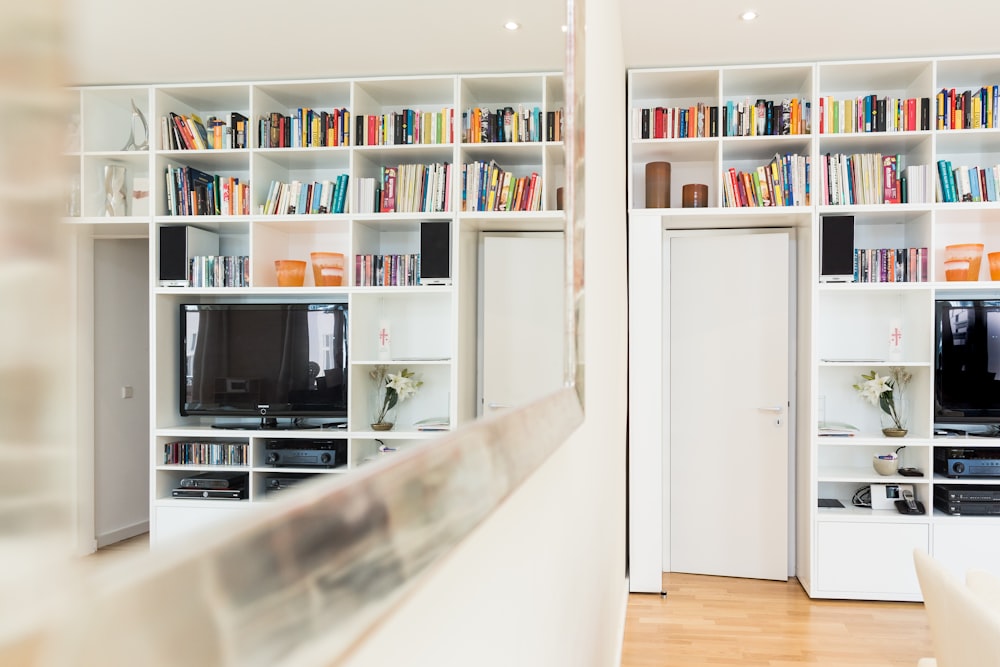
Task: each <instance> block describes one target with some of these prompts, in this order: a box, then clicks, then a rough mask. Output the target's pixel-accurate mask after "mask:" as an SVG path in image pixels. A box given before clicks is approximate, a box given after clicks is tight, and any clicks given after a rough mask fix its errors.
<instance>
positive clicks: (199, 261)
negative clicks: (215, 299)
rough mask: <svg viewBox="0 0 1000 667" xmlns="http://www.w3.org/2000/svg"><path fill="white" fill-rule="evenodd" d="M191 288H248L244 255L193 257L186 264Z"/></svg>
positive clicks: (248, 274)
mask: <svg viewBox="0 0 1000 667" xmlns="http://www.w3.org/2000/svg"><path fill="white" fill-rule="evenodd" d="M188 283H189V284H190V286H191V287H250V258H249V257H247V256H246V255H195V256H194V257H192V258H191V260H190V262H189V264H188Z"/></svg>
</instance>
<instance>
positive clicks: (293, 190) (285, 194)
mask: <svg viewBox="0 0 1000 667" xmlns="http://www.w3.org/2000/svg"><path fill="white" fill-rule="evenodd" d="M348 178H349V177H348V175H347V174H339V175H338V176H337V178H336V179H334V180H323V181H313V182H312V183H304V182H302V181H297V180H296V181H292V182H290V183H284V182H282V181H271V187H270V188H268V191H267V199H266V200H265V202H264V206H263V208H261V210H260V212H261V213H262V214H264V215H277V214H280V215H296V214H317V213H318V214H323V213H345V212H346V211H345V210H344V209H345V206H346V205H347V184H348Z"/></svg>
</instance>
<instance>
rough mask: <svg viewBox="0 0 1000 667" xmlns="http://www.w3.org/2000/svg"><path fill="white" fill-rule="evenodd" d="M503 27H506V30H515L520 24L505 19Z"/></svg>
mask: <svg viewBox="0 0 1000 667" xmlns="http://www.w3.org/2000/svg"><path fill="white" fill-rule="evenodd" d="M503 27H505V28H507V30H517V29H518V28H520V27H521V24H520V23H518V22H517V21H507V22H506V23H504V24H503Z"/></svg>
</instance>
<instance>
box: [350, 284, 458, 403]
mask: <svg viewBox="0 0 1000 667" xmlns="http://www.w3.org/2000/svg"><path fill="white" fill-rule="evenodd" d="M382 289H383V288H371V290H370V291H366V292H364V293H355V294H353V295H352V297H351V338H350V340H351V356H352V358H353V359H365V360H376V359H378V356H379V355H378V349H379V341H378V332H379V329H380V328H381V327H382V325H383V324H385V325H387V326H388V327H389V332H390V336H391V340H390V344H389V349H390V353H391V355H392V356H393V357H395V358H396V359H397V361H378V362H376V363H386V364H392V365H394V366H395V365H399V364H403V365H406V364H408V363H411V362H409V361H402V359H403V358H404V357H405V358H408V359H410V358H412V359H417V360H419V359H427V360H438V359H449V358H451V349H452V339H453V333H452V327H451V326H450V324H449V323H450V322H451V312H452V308H453V305H454V304H453V299H452V297H451V293H450V292H442V291H424V290H425V289H426V288H419V287H418V288H412V289H407V290H406V291H400V292H384V291H382ZM413 363H416V362H413ZM365 384H366V385H367V384H370V382H368V381H367V379H366V380H365ZM362 386H364V385H362ZM442 386H444V385H442ZM355 388H357V385H356V386H355ZM352 393H353V392H352Z"/></svg>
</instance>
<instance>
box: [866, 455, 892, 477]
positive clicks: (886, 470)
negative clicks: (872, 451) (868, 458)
mask: <svg viewBox="0 0 1000 667" xmlns="http://www.w3.org/2000/svg"><path fill="white" fill-rule="evenodd" d="M872 467H873V468H875V472H877V473H878V474H880V475H895V474H896V470H897V469H898V468H899V459H898V458H896V457H895V456H893V457H892V458H891V459H880V458H879V457H878V456H873V457H872Z"/></svg>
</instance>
